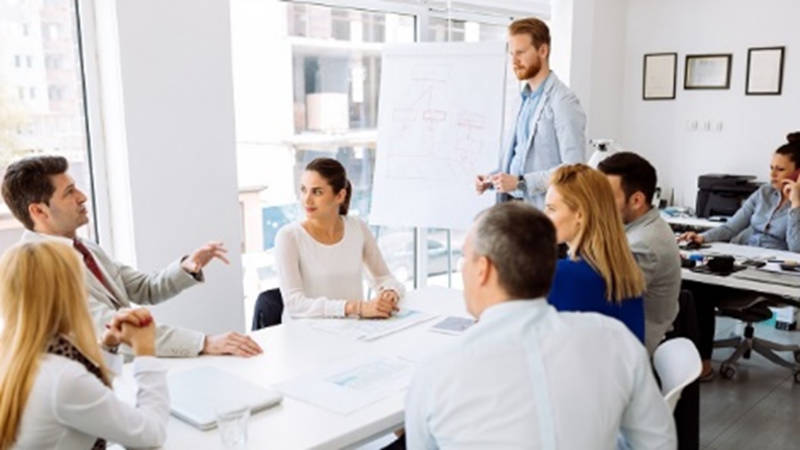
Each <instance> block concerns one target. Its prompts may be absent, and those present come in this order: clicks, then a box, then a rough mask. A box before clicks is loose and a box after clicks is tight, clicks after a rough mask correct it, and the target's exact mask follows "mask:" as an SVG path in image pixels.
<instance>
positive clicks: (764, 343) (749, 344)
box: [714, 296, 800, 383]
mask: <svg viewBox="0 0 800 450" xmlns="http://www.w3.org/2000/svg"><path fill="white" fill-rule="evenodd" d="M783 305H784V303H782V302H781V301H780V300H777V299H771V298H769V297H766V296H757V297H743V298H740V299H736V300H726V301H724V302H722V303H721V304H720V305H719V306H718V307H717V309H718V311H719V315H721V316H727V317H733V318H734V319H738V320H741V321H742V322H744V323H745V328H744V335H743V336H734V337H730V338H727V339H721V340H716V341H714V348H721V347H732V348H735V349H736V351H734V352H733V354H732V355H731V356H730V357H729V358H728V359H726V360H725V361H723V362H722V364H721V365H720V368H719V373H720V374H721V375H722V377H723V378H727V379H731V378H733V377H734V376H736V365H735V364H736V361H738V360H739V359H740V358H744V359H750V353H751V351H755V352H756V353H758V354H759V355H761V356H763V357H765V358H767V359H768V360H770V361H772V362H774V363H775V364H778V365H780V366H783V367H786V368H789V369H791V370H792V371H794V381H795V382H796V383H800V345H796V344H791V345H787V344H779V343H777V342H772V341H768V340H766V339H761V338H759V337H755V336H754V331H755V330H754V328H753V324H754V323H757V322H761V321H764V320H768V319H770V318H771V317H772V311H770V309H769V307H770V306H783ZM776 351H778V352H793V353H794V359H795V361H796V362H790V361H787V360H785V359H783V358H781V357H780V356H778V355H777V354H776V353H775V352H776Z"/></svg>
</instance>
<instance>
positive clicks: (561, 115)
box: [498, 72, 586, 209]
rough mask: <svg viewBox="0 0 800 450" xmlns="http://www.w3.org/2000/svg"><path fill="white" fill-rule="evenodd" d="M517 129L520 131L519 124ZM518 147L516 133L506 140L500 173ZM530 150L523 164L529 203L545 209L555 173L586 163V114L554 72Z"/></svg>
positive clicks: (533, 118) (537, 112) (534, 125)
mask: <svg viewBox="0 0 800 450" xmlns="http://www.w3.org/2000/svg"><path fill="white" fill-rule="evenodd" d="M514 100H515V101H516V102H517V103H519V105H518V106H517V108H516V110H517V111H519V109H520V107H521V106H522V103H521V101H520V98H519V97H518V96H517V97H515V98H514ZM517 115H519V113H517ZM515 117H516V116H515ZM513 127H514V128H516V121H515V123H514V124H513ZM512 130H513V128H512ZM515 145H516V133H514V132H513V131H512V132H511V133H510V134H509V135H508V137H507V139H506V145H505V146H504V149H505V152H504V153H502V155H501V158H500V168H499V169H498V171H499V172H504V171H505V170H506V168H507V167H508V165H509V163H510V161H511V157H512V155H513V154H514V147H515ZM527 148H528V153H527V154H526V155H525V161H524V163H523V167H524V171H525V174H524V175H523V176H524V177H525V184H526V185H527V190H526V191H525V192H524V197H525V201H527V202H528V203H530V204H532V205H533V206H536V207H537V208H540V209H542V208H543V207H544V194H545V192H547V187H548V185H549V184H550V176H551V174H552V173H553V171H554V170H555V169H556V168H557V167H558V166H560V165H562V164H575V163H582V162H585V161H586V114H585V113H584V112H583V108H581V104H580V102H579V101H578V97H576V96H575V94H574V93H573V92H572V91H571V90H569V88H568V87H567V86H566V85H565V84H564V83H562V82H561V80H559V79H558V77H557V76H556V74H555V72H550V76H549V77H548V78H547V80H546V81H545V83H544V87H543V88H542V98H541V99H540V100H539V104H538V105H536V110H535V111H534V112H533V115H532V116H531V136H530V138H529V140H528V145H527Z"/></svg>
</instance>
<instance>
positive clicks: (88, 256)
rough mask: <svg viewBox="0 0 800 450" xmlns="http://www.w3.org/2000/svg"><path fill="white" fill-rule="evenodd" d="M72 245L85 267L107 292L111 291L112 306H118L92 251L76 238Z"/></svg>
mask: <svg viewBox="0 0 800 450" xmlns="http://www.w3.org/2000/svg"><path fill="white" fill-rule="evenodd" d="M72 246H73V247H75V250H77V251H78V252H80V254H81V255H83V262H84V263H85V264H86V268H87V269H89V272H92V275H94V276H95V278H97V279H98V281H100V283H102V285H103V286H105V288H106V289H107V290H108V292H109V293H111V295H110V296H109V298H110V299H111V302H112V303H114V306H116V307H117V308H119V306H120V305H119V302H118V301H117V299H115V298H114V291H113V290H112V289H111V286H110V285H109V284H108V282H107V281H106V277H104V276H103V272H101V271H100V267H99V266H98V265H97V261H95V260H94V256H92V253H91V252H90V251H89V249H88V248H86V246H85V245H83V244H82V243H81V242H80V241H79V240H78V239H73V240H72Z"/></svg>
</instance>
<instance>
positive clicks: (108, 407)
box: [0, 241, 169, 450]
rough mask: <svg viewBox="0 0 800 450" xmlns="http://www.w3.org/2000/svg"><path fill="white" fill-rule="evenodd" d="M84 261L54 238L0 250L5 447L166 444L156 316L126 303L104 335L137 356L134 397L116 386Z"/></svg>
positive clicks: (1, 440) (1, 435)
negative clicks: (92, 310) (129, 399)
mask: <svg viewBox="0 0 800 450" xmlns="http://www.w3.org/2000/svg"><path fill="white" fill-rule="evenodd" d="M82 267H83V265H82V264H81V262H80V261H79V260H78V258H77V256H76V255H75V251H74V250H73V249H72V248H70V247H68V246H66V245H64V244H61V243H56V242H51V241H45V242H32V243H24V244H19V245H17V246H15V247H12V248H11V249H9V250H8V251H7V252H6V253H5V254H4V255H3V256H2V258H1V259H0V312H1V313H2V320H3V323H4V329H3V330H2V332H1V333H0V348H2V349H3V351H2V352H0V424H2V426H0V450H6V449H10V448H15V449H28V448H36V449H39V448H58V449H68V450H69V449H81V450H86V449H104V448H105V447H106V442H107V441H108V442H116V443H119V444H121V445H123V446H125V447H129V446H131V447H153V446H160V445H162V444H163V443H164V440H165V437H166V422H167V418H168V417H169V393H168V391H167V384H166V370H165V369H164V368H162V366H161V364H160V363H159V362H158V361H157V360H156V359H155V357H154V356H153V354H154V347H155V345H154V339H155V325H154V323H153V320H152V317H150V315H149V313H148V312H147V310H145V309H140V310H133V311H126V312H121V313H119V314H118V315H117V316H116V317H115V318H114V320H113V321H112V322H111V323H110V324H109V326H108V327H109V330H108V331H107V332H106V333H105V334H104V336H103V345H104V346H106V345H107V346H115V345H119V344H120V343H125V344H127V345H130V346H131V348H132V349H133V352H134V354H135V355H136V356H137V358H136V359H135V361H134V364H133V371H134V376H135V378H136V381H137V383H138V385H139V389H138V392H137V399H136V404H137V406H130V405H128V404H127V403H124V402H122V401H120V400H119V399H117V398H116V397H115V396H114V392H113V391H112V390H111V387H110V386H111V372H110V371H109V368H108V366H107V362H106V361H104V355H103V353H102V352H101V349H100V346H99V345H98V342H97V340H96V337H95V333H94V327H93V326H92V321H91V318H90V316H89V310H88V308H87V298H86V287H85V285H84V276H83V272H82ZM109 356H110V355H109ZM114 356H116V355H114ZM111 362H113V361H111ZM117 362H118V363H120V364H121V361H117Z"/></svg>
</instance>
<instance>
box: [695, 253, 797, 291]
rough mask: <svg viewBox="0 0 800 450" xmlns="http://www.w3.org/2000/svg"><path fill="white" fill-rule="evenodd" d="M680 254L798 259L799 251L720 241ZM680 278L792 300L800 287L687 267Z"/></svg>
mask: <svg viewBox="0 0 800 450" xmlns="http://www.w3.org/2000/svg"><path fill="white" fill-rule="evenodd" d="M681 253H682V254H684V255H685V254H689V253H701V254H703V255H717V254H723V255H731V256H734V257H736V258H749V259H781V260H795V261H800V253H792V252H787V251H781V250H770V249H766V248H761V247H751V246H747V245H736V244H728V243H722V242H714V243H712V244H711V247H710V248H705V249H700V250H690V251H685V250H682V251H681ZM681 278H683V279H684V280H689V281H695V282H699V283H705V284H714V285H717V286H727V287H730V288H734V289H743V290H748V291H755V292H760V293H762V294H772V295H777V296H780V297H786V298H789V299H792V300H798V299H800V289H798V288H795V287H789V286H780V285H775V284H769V283H762V282H759V281H752V280H743V279H740V278H734V277H733V276H731V275H729V276H719V275H711V274H705V273H698V272H693V271H691V270H689V269H681Z"/></svg>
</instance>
